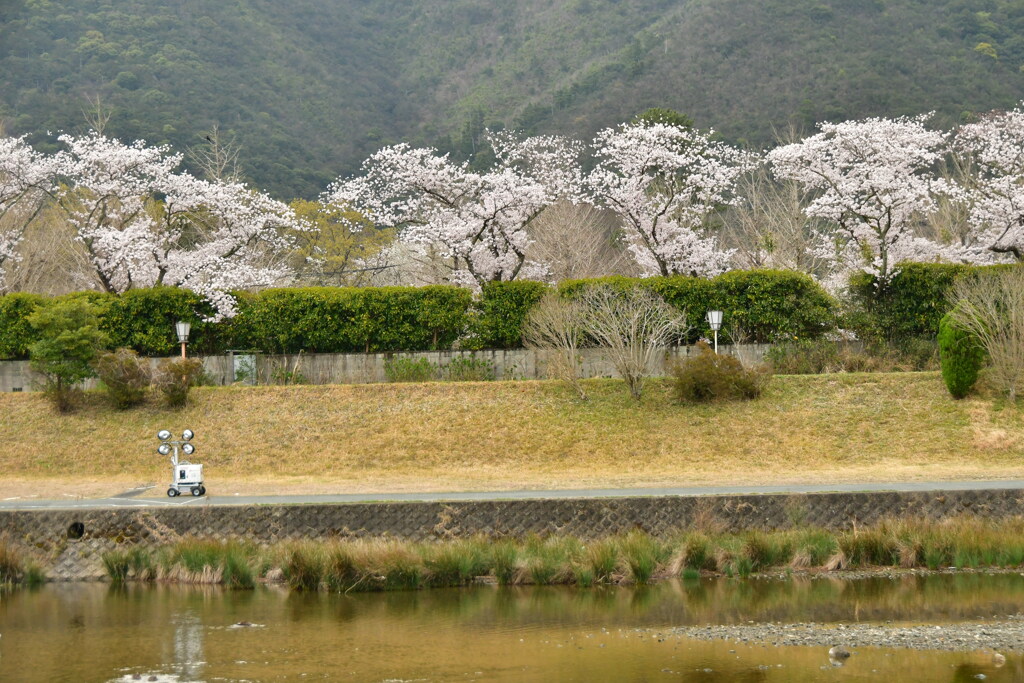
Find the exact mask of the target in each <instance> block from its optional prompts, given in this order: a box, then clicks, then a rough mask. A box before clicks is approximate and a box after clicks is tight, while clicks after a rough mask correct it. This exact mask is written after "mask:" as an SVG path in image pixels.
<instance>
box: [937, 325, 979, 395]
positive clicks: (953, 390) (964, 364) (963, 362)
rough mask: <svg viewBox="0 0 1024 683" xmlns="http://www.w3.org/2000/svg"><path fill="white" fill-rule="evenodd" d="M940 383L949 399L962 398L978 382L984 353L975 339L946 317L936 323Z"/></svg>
mask: <svg viewBox="0 0 1024 683" xmlns="http://www.w3.org/2000/svg"><path fill="white" fill-rule="evenodd" d="M939 355H940V357H941V362H942V381H944V382H945V383H946V388H947V389H949V393H950V394H952V396H953V398H957V399H960V398H964V397H965V396H967V395H968V394H969V393H970V392H971V389H973V388H974V385H975V384H976V383H977V381H978V373H979V372H980V371H981V366H982V363H984V360H985V351H984V349H983V348H982V346H981V343H980V342H979V341H978V339H977V337H975V336H974V335H973V334H971V333H970V332H968V331H967V330H965V329H963V328H962V327H960V326H958V325H957V324H956V323H955V322H954V321H953V318H952V316H951V315H949V314H948V313H947V314H946V315H944V316H943V317H942V319H941V320H940V321H939Z"/></svg>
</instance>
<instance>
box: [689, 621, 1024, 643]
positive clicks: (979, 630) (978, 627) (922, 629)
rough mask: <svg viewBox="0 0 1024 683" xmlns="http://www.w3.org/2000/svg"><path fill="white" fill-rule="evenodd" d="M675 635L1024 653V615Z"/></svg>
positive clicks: (702, 629) (707, 629) (695, 630)
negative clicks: (908, 623) (928, 622)
mask: <svg viewBox="0 0 1024 683" xmlns="http://www.w3.org/2000/svg"><path fill="white" fill-rule="evenodd" d="M669 633H671V634H673V635H677V636H681V637H684V638H695V639H697V640H729V641H733V642H736V643H764V644H770V645H828V646H837V645H838V646H843V647H846V648H851V647H890V648H910V649H914V650H953V651H973V650H1001V651H1004V652H1006V651H1015V652H1024V615H1022V614H1014V615H1010V616H1006V617H999V618H996V619H993V620H991V621H989V620H986V621H980V622H962V623H951V624H943V625H941V626H935V625H914V626H896V625H891V626H890V625H885V624H816V623H805V624H741V625H721V626H681V627H677V628H673V629H672V630H671V631H669Z"/></svg>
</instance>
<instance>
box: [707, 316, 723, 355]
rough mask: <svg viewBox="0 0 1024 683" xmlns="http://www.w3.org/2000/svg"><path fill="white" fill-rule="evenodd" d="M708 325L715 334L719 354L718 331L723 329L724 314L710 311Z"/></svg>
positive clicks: (716, 349) (716, 351) (716, 348)
mask: <svg viewBox="0 0 1024 683" xmlns="http://www.w3.org/2000/svg"><path fill="white" fill-rule="evenodd" d="M707 320H708V325H711V330H712V331H713V332H714V333H715V353H718V331H719V330H720V329H722V312H721V311H708V317H707Z"/></svg>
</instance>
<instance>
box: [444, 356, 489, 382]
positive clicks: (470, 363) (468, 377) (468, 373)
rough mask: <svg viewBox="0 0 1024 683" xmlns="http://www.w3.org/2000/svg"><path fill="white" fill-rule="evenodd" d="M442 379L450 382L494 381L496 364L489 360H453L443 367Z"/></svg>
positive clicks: (462, 358) (461, 358)
mask: <svg viewBox="0 0 1024 683" xmlns="http://www.w3.org/2000/svg"><path fill="white" fill-rule="evenodd" d="M441 377H442V378H443V379H444V380H445V381H448V382H489V381H491V380H493V379H494V363H493V362H492V361H491V360H490V359H488V358H464V357H459V358H452V359H451V361H449V362H448V364H447V365H443V366H441Z"/></svg>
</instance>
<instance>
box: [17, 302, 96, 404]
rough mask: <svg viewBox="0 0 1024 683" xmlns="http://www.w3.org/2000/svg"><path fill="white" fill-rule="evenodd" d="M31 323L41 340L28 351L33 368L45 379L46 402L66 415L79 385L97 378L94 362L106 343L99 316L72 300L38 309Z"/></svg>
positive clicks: (87, 305)
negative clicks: (100, 327)
mask: <svg viewBox="0 0 1024 683" xmlns="http://www.w3.org/2000/svg"><path fill="white" fill-rule="evenodd" d="M28 322H29V324H30V325H32V327H33V329H35V331H36V332H37V333H38V334H39V337H40V338H39V341H37V342H35V343H34V344H32V346H30V347H29V357H30V366H31V368H32V370H34V371H35V372H36V373H38V374H39V376H40V377H41V378H42V384H43V391H44V393H45V394H46V396H47V398H49V399H50V400H51V401H53V403H54V405H55V406H56V408H57V410H59V411H61V412H67V411H69V410H71V408H72V407H73V405H74V397H75V396H76V388H77V387H76V385H77V384H78V383H80V382H81V381H82V380H85V379H87V378H89V377H92V376H94V375H95V372H94V371H93V369H92V361H93V358H95V356H96V352H97V350H98V349H99V348H100V347H101V346H102V345H103V343H104V342H105V341H106V337H105V335H104V334H103V333H102V332H100V331H99V329H98V326H97V325H98V320H97V318H96V313H95V311H94V309H93V308H92V306H90V305H89V304H88V303H87V302H86V301H83V300H81V299H70V300H67V301H61V302H58V303H55V304H53V305H51V306H46V307H42V308H39V309H37V310H36V311H35V312H34V313H32V314H31V315H30V316H29V317H28Z"/></svg>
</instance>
